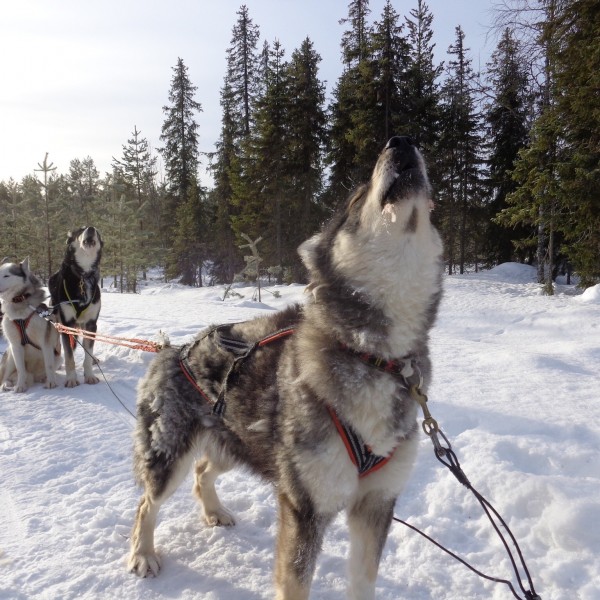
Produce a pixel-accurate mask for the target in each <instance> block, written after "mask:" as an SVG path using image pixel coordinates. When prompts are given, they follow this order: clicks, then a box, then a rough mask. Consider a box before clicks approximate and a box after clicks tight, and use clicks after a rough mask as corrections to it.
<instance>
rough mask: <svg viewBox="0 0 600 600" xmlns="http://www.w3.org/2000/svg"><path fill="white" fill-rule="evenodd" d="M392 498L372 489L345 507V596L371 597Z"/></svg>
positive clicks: (363, 599) (354, 598)
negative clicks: (347, 543)
mask: <svg viewBox="0 0 600 600" xmlns="http://www.w3.org/2000/svg"><path fill="white" fill-rule="evenodd" d="M395 502H396V500H395V498H392V499H388V500H385V499H382V498H381V492H377V491H372V492H369V493H368V494H367V495H366V496H364V497H363V498H362V499H361V500H359V501H358V502H356V503H355V504H354V505H353V506H352V507H351V508H350V509H349V510H348V527H349V530H350V560H349V564H348V571H349V573H348V575H349V584H348V598H350V599H351V600H372V599H373V598H375V581H376V579H377V571H378V569H379V561H380V559H381V553H382V551H383V546H384V545H385V541H386V539H387V534H388V531H389V528H390V524H391V522H392V516H393V512H394V504H395Z"/></svg>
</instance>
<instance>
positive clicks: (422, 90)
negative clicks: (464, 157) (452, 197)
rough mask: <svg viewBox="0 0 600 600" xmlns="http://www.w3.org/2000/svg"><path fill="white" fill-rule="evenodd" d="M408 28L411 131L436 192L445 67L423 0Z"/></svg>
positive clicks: (406, 97)
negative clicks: (438, 59) (436, 56)
mask: <svg viewBox="0 0 600 600" xmlns="http://www.w3.org/2000/svg"><path fill="white" fill-rule="evenodd" d="M406 24H407V26H408V52H409V61H410V62H409V71H408V73H407V76H406V93H405V95H404V96H405V101H406V108H405V110H406V112H407V119H408V126H407V127H408V132H409V133H410V135H411V136H412V137H413V139H414V140H415V142H416V143H417V144H418V146H419V147H420V148H421V149H422V151H423V153H424V154H425V156H427V157H428V166H429V177H430V179H431V181H432V184H433V187H434V189H437V183H438V180H437V174H436V169H435V166H436V158H435V157H436V154H437V146H438V144H439V137H440V134H439V130H440V110H441V109H440V102H441V99H440V87H439V83H438V80H439V79H440V77H441V75H442V73H443V71H444V67H443V64H439V65H436V64H435V59H434V49H435V44H434V43H433V42H432V41H431V40H432V38H433V29H432V24H433V15H432V14H431V12H430V11H429V7H428V6H427V4H426V3H425V2H424V1H423V0H417V8H414V9H412V10H411V11H410V17H406Z"/></svg>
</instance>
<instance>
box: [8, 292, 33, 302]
mask: <svg viewBox="0 0 600 600" xmlns="http://www.w3.org/2000/svg"><path fill="white" fill-rule="evenodd" d="M30 296H31V294H26V293H23V294H19V295H18V296H15V297H14V298H13V299H12V302H14V303H15V304H19V302H24V301H25V300H27V298H29V297H30Z"/></svg>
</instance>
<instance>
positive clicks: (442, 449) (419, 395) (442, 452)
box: [393, 385, 542, 600]
mask: <svg viewBox="0 0 600 600" xmlns="http://www.w3.org/2000/svg"><path fill="white" fill-rule="evenodd" d="M409 391H410V394H411V396H412V397H413V398H414V399H415V400H416V401H417V402H418V403H419V405H420V406H421V408H422V410H423V414H424V416H425V419H424V420H423V423H422V426H423V430H424V431H425V433H426V434H427V435H428V436H429V438H430V439H431V442H432V443H433V451H434V454H435V457H436V458H437V459H438V460H439V461H440V462H441V463H442V464H443V465H444V466H445V467H447V468H448V469H449V470H450V472H451V473H452V475H454V477H456V479H458V481H459V482H460V483H461V484H462V485H464V486H465V487H466V488H467V489H469V490H470V491H471V492H472V493H473V495H474V496H475V498H476V499H477V501H478V502H479V504H480V505H481V508H482V509H483V511H484V512H485V514H486V515H487V517H488V519H489V520H490V523H491V524H492V526H493V527H494V529H495V530H496V533H497V534H498V536H499V537H500V539H501V540H502V544H503V545H504V548H505V549H506V553H507V554H508V557H509V559H510V562H511V564H512V567H513V570H514V573H515V576H516V578H517V581H518V582H519V587H520V588H521V591H522V592H523V594H524V596H523V597H521V596H519V594H518V593H517V592H516V591H515V588H514V586H513V584H512V583H511V582H510V581H508V580H506V579H500V578H498V577H491V576H490V575H486V574H485V573H482V572H481V571H478V570H477V569H476V568H475V567H473V566H472V565H470V564H469V563H468V562H467V561H465V560H463V559H462V558H460V557H459V556H457V555H456V554H454V553H453V552H451V551H450V550H448V549H447V548H445V547H444V546H442V545H441V544H440V543H438V542H436V541H435V540H434V539H432V538H431V537H429V536H428V535H427V534H425V533H423V532H422V531H420V530H419V529H417V528H416V527H414V526H413V525H410V524H409V523H407V522H406V521H403V520H402V519H399V518H397V517H395V516H394V517H393V519H394V521H397V522H398V523H402V524H403V525H406V526H407V527H408V528H409V529H412V530H413V531H416V532H417V533H418V534H420V535H422V536H423V537H424V538H425V539H427V540H429V541H430V542H431V543H433V544H435V545H436V546H437V547H438V548H440V549H441V550H443V551H444V552H446V553H447V554H449V555H450V556H452V557H453V558H455V559H456V560H458V561H459V562H460V563H462V564H463V565H465V566H466V567H467V568H469V569H470V570H471V571H473V572H474V573H476V574H477V575H479V576H480V577H483V578H484V579H487V580H489V581H494V582H496V583H503V584H505V585H507V586H508V587H509V589H510V591H511V592H512V594H513V596H514V597H515V598H517V599H518V600H542V597H541V596H540V595H539V594H537V593H536V591H535V588H534V586H533V581H532V578H531V575H530V573H529V569H528V568H527V565H526V564H525V559H524V558H523V553H522V552H521V548H520V547H519V544H518V543H517V540H516V538H515V536H514V535H513V533H512V531H511V530H510V528H509V527H508V525H507V523H506V521H505V520H504V519H503V518H502V517H501V515H500V514H499V513H498V511H497V510H496V509H495V508H494V507H493V506H492V505H491V504H490V503H489V501H488V500H487V499H486V498H484V497H483V496H482V495H481V494H480V493H479V492H478V491H477V490H476V489H475V488H474V487H473V485H472V483H471V482H470V481H469V479H468V477H467V476H466V475H465V472H464V471H463V470H462V468H461V466H460V463H459V461H458V458H457V456H456V454H455V453H454V450H452V446H451V445H450V442H449V441H448V438H447V437H446V435H445V434H444V432H443V431H442V430H441V429H440V428H439V425H438V423H437V421H436V420H435V419H434V418H433V417H432V416H431V413H430V412H429V408H428V407H427V396H426V395H425V394H424V393H423V392H422V390H421V389H420V387H419V386H417V385H413V386H411V388H410V390H409ZM438 436H441V438H442V439H443V441H444V443H445V445H444V444H442V442H441V441H440V438H439V437H438ZM500 526H501V527H502V528H504V529H505V530H506V533H507V534H508V537H509V538H510V540H511V541H512V543H513V545H514V547H515V549H516V551H517V554H518V556H519V562H520V563H521V566H522V569H523V572H524V574H525V578H526V579H527V582H528V584H529V588H530V589H526V588H525V585H524V584H523V577H522V576H521V573H520V570H519V566H518V564H517V560H516V559H515V557H514V555H513V553H512V551H511V549H510V547H509V544H508V541H507V539H506V537H505V536H504V534H503V533H502V531H501V530H500Z"/></svg>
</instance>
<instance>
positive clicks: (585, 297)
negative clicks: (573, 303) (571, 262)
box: [577, 283, 600, 304]
mask: <svg viewBox="0 0 600 600" xmlns="http://www.w3.org/2000/svg"><path fill="white" fill-rule="evenodd" d="M577 300H579V302H585V303H588V304H600V283H599V284H597V285H593V286H592V287H589V288H587V290H585V291H584V292H583V294H581V296H577Z"/></svg>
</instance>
